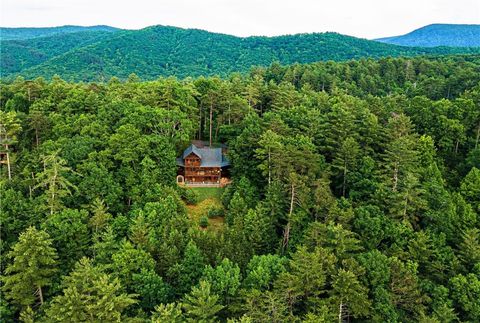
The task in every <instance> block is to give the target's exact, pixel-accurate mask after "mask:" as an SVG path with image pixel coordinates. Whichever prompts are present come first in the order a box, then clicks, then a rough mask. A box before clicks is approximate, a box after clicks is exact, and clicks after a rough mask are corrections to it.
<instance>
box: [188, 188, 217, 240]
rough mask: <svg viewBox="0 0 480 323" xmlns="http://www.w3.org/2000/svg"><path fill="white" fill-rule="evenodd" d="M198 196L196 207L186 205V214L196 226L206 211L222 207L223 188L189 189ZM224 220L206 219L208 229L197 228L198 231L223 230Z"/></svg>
mask: <svg viewBox="0 0 480 323" xmlns="http://www.w3.org/2000/svg"><path fill="white" fill-rule="evenodd" d="M190 189H191V190H193V191H195V192H196V193H197V195H198V203H197V204H196V205H187V213H188V216H189V218H190V220H192V221H193V222H194V223H196V224H197V225H198V223H199V221H200V218H201V217H202V216H203V215H207V211H208V210H209V209H210V208H211V207H219V206H222V201H221V197H222V194H223V188H221V187H194V188H190ZM224 222H225V219H224V218H223V217H214V218H209V219H208V227H207V228H206V229H203V228H201V227H200V225H199V226H198V227H199V229H200V230H213V231H221V230H223V226H224Z"/></svg>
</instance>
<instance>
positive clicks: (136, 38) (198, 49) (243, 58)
mask: <svg viewBox="0 0 480 323" xmlns="http://www.w3.org/2000/svg"><path fill="white" fill-rule="evenodd" d="M103 27H105V26H103ZM62 28H64V29H63V31H64V33H60V34H59V33H57V34H53V35H50V36H48V37H34V38H30V39H23V40H3V39H2V57H7V58H8V57H10V58H11V59H10V60H2V75H3V76H5V77H10V78H11V77H15V76H18V75H21V76H24V77H27V78H35V77H38V76H43V77H46V78H51V77H53V76H54V75H60V76H61V77H63V78H66V79H69V80H75V81H104V80H108V79H109V78H111V77H113V76H116V77H119V78H122V79H125V78H127V77H128V75H130V74H131V73H135V74H137V75H138V76H139V77H140V78H142V79H154V78H157V77H159V76H171V75H173V76H177V77H180V78H184V77H188V76H192V77H196V76H202V75H203V76H209V75H219V76H227V75H228V74H230V73H232V72H246V71H248V70H249V69H250V68H251V67H252V66H267V65H270V64H271V63H272V62H275V61H277V62H279V63H281V64H294V63H312V62H316V61H326V60H334V61H341V60H349V59H359V58H364V57H365V58H366V57H371V58H380V57H386V56H417V55H444V54H469V53H480V49H469V48H420V47H404V46H397V45H391V44H385V43H381V42H376V41H372V40H367V39H362V38H356V37H352V36H346V35H341V34H338V33H334V32H327V33H303V34H294V35H283V36H274V37H266V36H249V37H237V36H233V35H228V34H221V33H212V32H209V31H206V30H201V29H189V28H178V27H173V26H163V25H155V26H149V27H146V28H143V29H140V30H124V29H115V30H109V29H108V26H106V28H107V31H102V30H96V31H95V30H94V31H92V30H90V36H91V37H89V39H83V40H82V39H81V37H82V35H87V34H86V32H87V31H85V30H83V31H78V32H70V30H71V28H70V27H69V28H66V29H65V27H62ZM86 28H88V27H86ZM97 29H98V26H97ZM92 32H93V33H99V34H98V38H95V37H93V36H92V35H93V34H91V33H92ZM100 33H102V34H100ZM62 38H63V40H62V44H63V42H66V40H68V41H70V43H69V44H71V46H63V47H62V46H58V40H59V39H62ZM74 38H75V39H76V38H80V39H76V40H75V42H73V41H72V39H74ZM56 42H57V43H56ZM38 43H41V46H40V45H39V44H38ZM22 46H23V47H22ZM49 46H51V47H52V48H54V49H58V50H57V51H56V52H55V53H54V54H55V55H53V56H52V55H50V56H49V54H52V53H53V51H48V48H49ZM39 51H40V52H42V51H43V52H42V53H43V56H42V57H41V58H38V55H37V56H35V55H33V58H31V57H30V58H29V56H28V55H29V53H31V52H32V53H34V54H37V52H39ZM39 55H40V56H41V55H42V54H39ZM12 57H13V58H12ZM15 57H22V59H21V60H20V63H19V62H17V61H16V60H15V59H14V58H15Z"/></svg>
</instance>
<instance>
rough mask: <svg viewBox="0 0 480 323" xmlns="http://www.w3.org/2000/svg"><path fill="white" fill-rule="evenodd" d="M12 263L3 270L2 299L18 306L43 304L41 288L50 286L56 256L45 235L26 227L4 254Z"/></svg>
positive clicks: (48, 238)
mask: <svg viewBox="0 0 480 323" xmlns="http://www.w3.org/2000/svg"><path fill="white" fill-rule="evenodd" d="M7 257H8V258H10V259H13V262H12V263H11V264H10V265H8V266H7V268H6V270H5V276H4V277H3V278H2V281H3V283H4V286H3V290H4V291H5V296H6V297H7V298H8V299H11V300H12V302H13V303H14V304H17V305H20V306H30V305H35V304H36V302H37V301H38V302H39V303H40V305H43V303H44V297H43V295H44V290H43V288H44V287H48V286H50V285H51V284H52V278H53V275H54V273H55V271H56V269H55V265H56V264H57V261H56V259H57V253H56V251H55V249H54V248H53V247H52V240H51V239H50V236H49V235H48V233H46V232H45V231H39V230H37V229H35V228H34V227H29V228H28V229H27V230H26V231H24V232H23V233H22V234H20V237H19V239H18V242H17V243H16V244H15V245H14V246H13V249H12V250H11V251H10V252H9V253H8V254H7Z"/></svg>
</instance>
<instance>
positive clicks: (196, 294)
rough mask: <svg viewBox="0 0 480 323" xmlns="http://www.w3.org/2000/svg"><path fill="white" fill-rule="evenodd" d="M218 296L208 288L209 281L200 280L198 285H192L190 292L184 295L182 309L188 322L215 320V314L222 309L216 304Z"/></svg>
mask: <svg viewBox="0 0 480 323" xmlns="http://www.w3.org/2000/svg"><path fill="white" fill-rule="evenodd" d="M218 298H219V296H218V295H216V294H213V293H212V292H211V290H210V283H208V282H206V281H203V280H202V281H200V284H199V286H198V287H193V288H192V291H191V292H190V294H188V295H186V296H185V299H184V301H183V305H182V307H183V309H184V310H185V316H186V317H187V319H188V321H189V322H199V323H207V322H215V321H216V315H217V313H218V312H220V311H221V310H222V309H223V306H222V305H220V304H218Z"/></svg>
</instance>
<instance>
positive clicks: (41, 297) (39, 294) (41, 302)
mask: <svg viewBox="0 0 480 323" xmlns="http://www.w3.org/2000/svg"><path fill="white" fill-rule="evenodd" d="M38 297H39V298H40V305H43V293H42V287H40V286H38Z"/></svg>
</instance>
